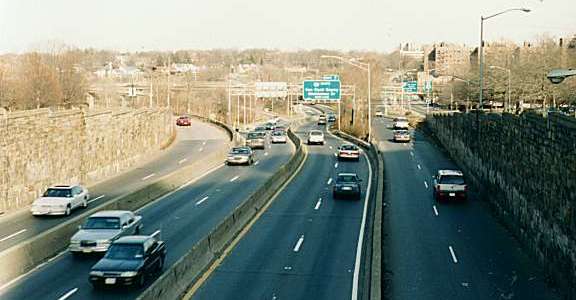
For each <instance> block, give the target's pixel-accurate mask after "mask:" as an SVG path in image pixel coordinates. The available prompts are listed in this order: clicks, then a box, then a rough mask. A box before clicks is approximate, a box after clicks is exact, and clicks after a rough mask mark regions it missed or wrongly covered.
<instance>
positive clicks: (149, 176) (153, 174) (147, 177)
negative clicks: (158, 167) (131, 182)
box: [142, 173, 156, 181]
mask: <svg viewBox="0 0 576 300" xmlns="http://www.w3.org/2000/svg"><path fill="white" fill-rule="evenodd" d="M154 176H156V173H152V174H150V175H148V176H146V177H144V178H142V181H144V180H147V179H150V178H152V177H154Z"/></svg>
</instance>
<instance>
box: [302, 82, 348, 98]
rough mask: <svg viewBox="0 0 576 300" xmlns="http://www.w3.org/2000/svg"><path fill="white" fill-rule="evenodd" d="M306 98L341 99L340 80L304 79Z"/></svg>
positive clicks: (303, 87) (303, 86)
mask: <svg viewBox="0 0 576 300" xmlns="http://www.w3.org/2000/svg"><path fill="white" fill-rule="evenodd" d="M302 89H303V91H302V93H303V98H304V100H308V101H310V100H324V101H340V81H339V80H304V82H303V84H302Z"/></svg>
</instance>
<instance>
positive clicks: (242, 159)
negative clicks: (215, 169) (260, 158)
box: [226, 146, 254, 165]
mask: <svg viewBox="0 0 576 300" xmlns="http://www.w3.org/2000/svg"><path fill="white" fill-rule="evenodd" d="M252 163H254V152H253V151H252V149H251V148H250V147H246V146H245V147H234V148H232V150H231V151H230V153H228V157H227V158H226V164H227V165H238V164H245V165H251V164H252Z"/></svg>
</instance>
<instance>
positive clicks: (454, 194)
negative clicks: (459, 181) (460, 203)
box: [448, 193, 456, 197]
mask: <svg viewBox="0 0 576 300" xmlns="http://www.w3.org/2000/svg"><path fill="white" fill-rule="evenodd" d="M448 195H449V196H450V197H454V196H456V193H450V194H448Z"/></svg>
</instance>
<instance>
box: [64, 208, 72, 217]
mask: <svg viewBox="0 0 576 300" xmlns="http://www.w3.org/2000/svg"><path fill="white" fill-rule="evenodd" d="M70 213H72V208H70V205H68V206H66V211H64V215H65V216H69V215H70Z"/></svg>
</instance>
